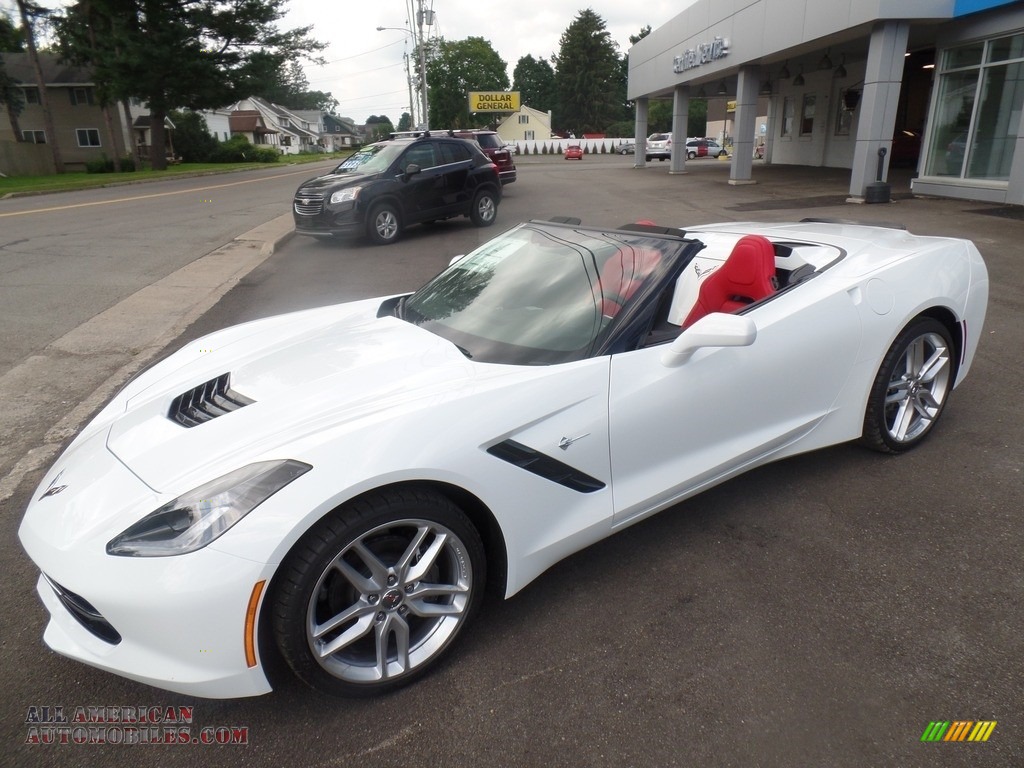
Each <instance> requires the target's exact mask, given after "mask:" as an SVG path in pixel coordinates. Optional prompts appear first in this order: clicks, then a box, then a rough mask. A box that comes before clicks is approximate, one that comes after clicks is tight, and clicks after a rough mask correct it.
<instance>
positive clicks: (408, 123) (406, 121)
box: [398, 112, 412, 131]
mask: <svg viewBox="0 0 1024 768" xmlns="http://www.w3.org/2000/svg"><path fill="white" fill-rule="evenodd" d="M398 130H400V131H411V130H412V115H410V114H409V113H408V112H403V113H402V116H401V117H400V118H398Z"/></svg>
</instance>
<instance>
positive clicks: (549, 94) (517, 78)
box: [512, 54, 556, 112]
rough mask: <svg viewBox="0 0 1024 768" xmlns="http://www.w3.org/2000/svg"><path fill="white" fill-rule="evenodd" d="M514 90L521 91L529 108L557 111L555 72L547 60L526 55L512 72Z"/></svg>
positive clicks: (523, 100)
mask: <svg viewBox="0 0 1024 768" xmlns="http://www.w3.org/2000/svg"><path fill="white" fill-rule="evenodd" d="M512 90H513V91H519V95H520V98H521V100H522V103H523V104H525V105H526V106H528V107H533V108H534V109H537V110H540V111H541V112H551V111H554V109H555V100H556V96H555V70H554V69H553V68H552V66H551V64H549V63H548V61H547V59H545V58H543V57H542V58H540V59H535V58H533V56H532V55H530V54H526V55H525V56H523V57H522V58H521V59H519V62H518V63H517V64H516V68H515V69H514V70H512Z"/></svg>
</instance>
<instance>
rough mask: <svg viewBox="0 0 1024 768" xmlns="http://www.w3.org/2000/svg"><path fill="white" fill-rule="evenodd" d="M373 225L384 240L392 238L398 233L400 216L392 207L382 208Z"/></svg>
mask: <svg viewBox="0 0 1024 768" xmlns="http://www.w3.org/2000/svg"><path fill="white" fill-rule="evenodd" d="M373 227H374V229H376V230H377V235H378V236H379V237H380V239H381V240H382V241H388V240H392V239H394V237H395V235H396V234H397V233H398V216H396V215H395V212H394V211H393V210H391V209H390V208H381V209H380V210H379V211H377V214H376V216H375V217H374V219H373Z"/></svg>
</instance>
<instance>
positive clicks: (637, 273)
mask: <svg viewBox="0 0 1024 768" xmlns="http://www.w3.org/2000/svg"><path fill="white" fill-rule="evenodd" d="M680 249H681V243H680V242H678V241H676V240H672V239H662V238H657V237H650V236H647V235H643V234H627V233H622V232H611V233H604V232H600V231H584V230H574V229H571V228H567V227H547V226H545V225H543V224H536V223H531V224H523V225H520V226H519V227H516V228H515V229H512V230H510V231H508V232H506V233H505V234H503V235H501V236H500V237H498V238H497V239H495V240H492V241H490V242H489V243H486V244H485V245H483V246H481V247H480V248H478V249H477V250H475V251H473V252H472V253H470V254H469V255H468V256H466V257H465V258H463V259H461V260H460V261H458V262H456V263H455V264H454V265H452V266H451V267H449V268H448V269H447V270H445V271H444V272H442V273H441V274H440V275H438V276H437V277H436V278H434V279H433V280H432V281H430V282H429V283H427V285H425V286H424V287H423V288H421V289H420V290H419V291H417V292H416V293H414V294H413V295H412V296H410V297H408V299H406V301H405V302H404V304H403V305H402V307H401V309H400V317H402V318H403V319H405V320H407V321H409V322H412V323H415V324H417V325H420V326H422V327H424V328H426V329H427V330H429V331H431V332H433V333H436V334H437V335H439V336H442V337H444V338H446V339H448V340H449V341H451V342H452V343H454V344H456V345H457V346H458V347H459V348H460V349H461V350H462V351H463V353H464V354H466V356H467V357H470V358H472V359H473V360H478V361H483V362H498V363H511V364H519V365H544V364H551V363H560V362H568V361H571V360H580V359H583V358H586V357H589V356H591V355H592V354H594V352H595V351H596V349H597V348H598V346H599V345H600V343H601V342H602V341H603V340H604V339H605V338H606V337H607V334H608V333H609V332H610V330H611V328H612V327H613V325H614V323H615V319H616V318H617V317H624V316H626V315H627V314H628V309H629V308H630V306H631V305H632V304H633V303H635V302H636V301H637V300H639V298H640V297H641V295H643V294H644V291H643V290H641V289H642V288H644V287H646V286H648V285H650V284H653V283H654V282H656V281H657V279H658V278H659V277H660V276H661V275H662V274H664V272H665V270H667V269H668V268H669V265H670V263H671V262H672V258H670V257H671V256H674V255H675V254H676V253H678V252H679V251H680Z"/></svg>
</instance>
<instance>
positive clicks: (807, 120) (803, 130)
mask: <svg viewBox="0 0 1024 768" xmlns="http://www.w3.org/2000/svg"><path fill="white" fill-rule="evenodd" d="M816 104H817V98H816V97H815V95H814V94H813V93H805V94H804V101H803V104H802V105H801V107H800V135H801V136H810V135H811V134H812V133H814V110H815V107H816Z"/></svg>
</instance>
